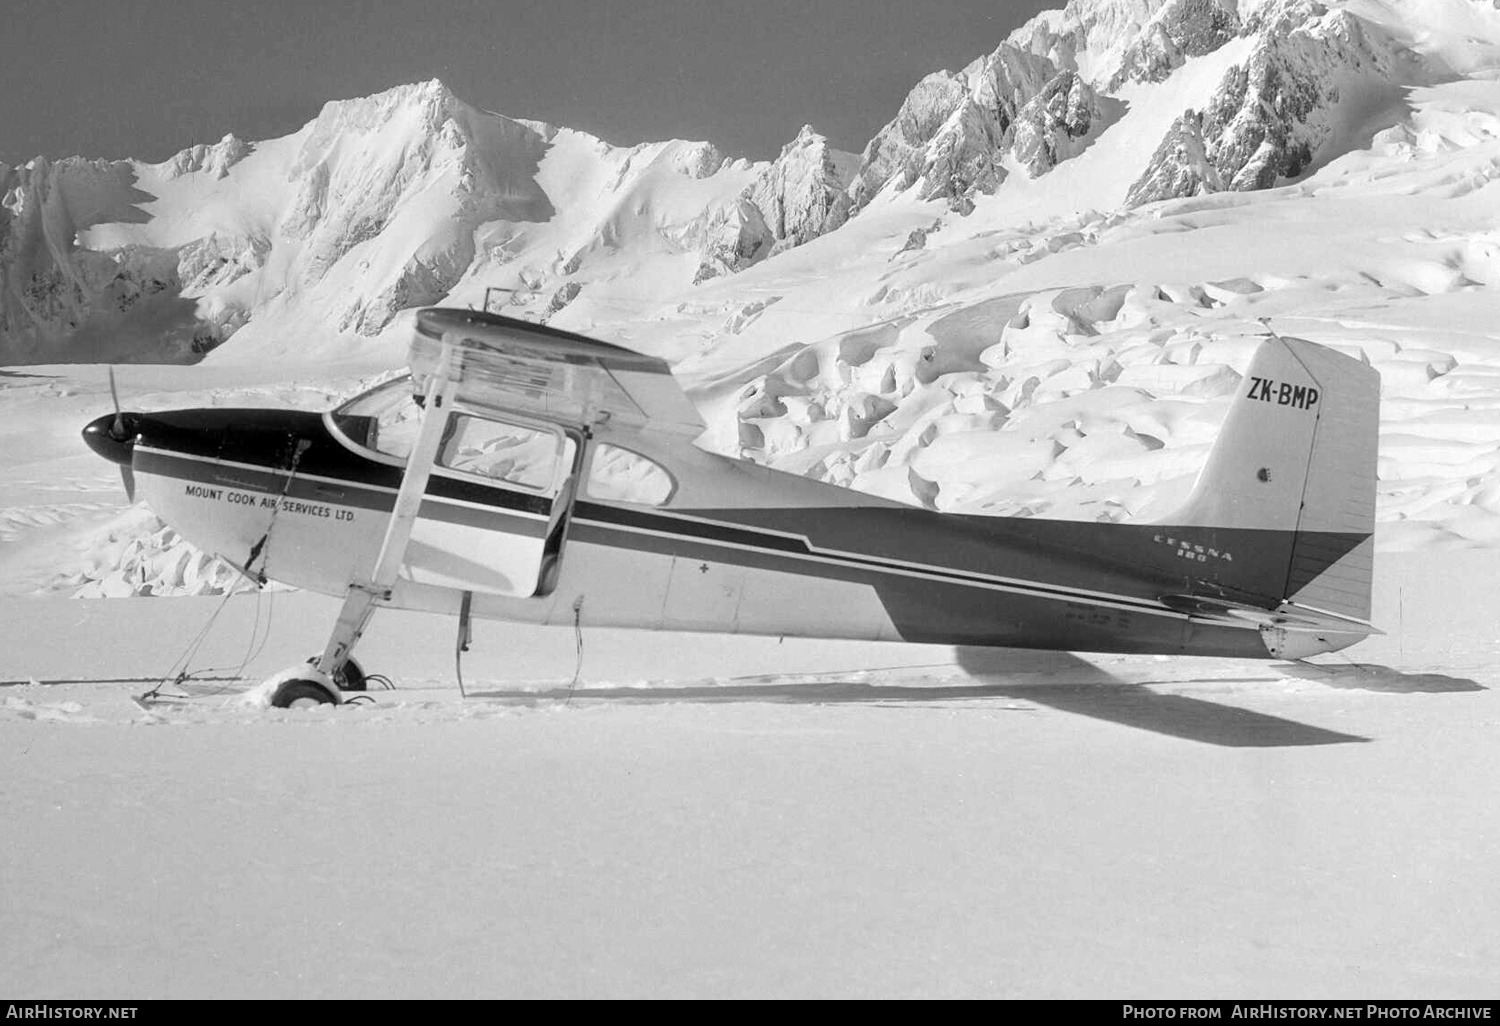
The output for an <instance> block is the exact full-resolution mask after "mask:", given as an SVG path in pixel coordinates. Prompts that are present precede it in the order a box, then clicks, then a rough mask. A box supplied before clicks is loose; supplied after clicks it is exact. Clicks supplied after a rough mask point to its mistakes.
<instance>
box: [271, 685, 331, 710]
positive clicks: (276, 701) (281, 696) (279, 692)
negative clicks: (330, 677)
mask: <svg viewBox="0 0 1500 1026" xmlns="http://www.w3.org/2000/svg"><path fill="white" fill-rule="evenodd" d="M333 704H334V699H333V696H332V695H330V694H329V693H328V689H327V688H325V687H323V685H321V684H319V683H317V682H316V681H311V680H289V681H287V682H286V683H285V684H283V685H281V686H280V687H279V688H277V689H276V693H275V694H273V695H272V696H271V705H272V706H273V707H274V708H277V709H311V708H313V707H315V706H319V705H333Z"/></svg>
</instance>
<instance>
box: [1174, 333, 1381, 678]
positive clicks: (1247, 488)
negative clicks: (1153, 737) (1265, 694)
mask: <svg viewBox="0 0 1500 1026" xmlns="http://www.w3.org/2000/svg"><path fill="white" fill-rule="evenodd" d="M1379 418H1380V375H1379V374H1378V373H1377V372H1376V371H1375V370H1374V369H1373V368H1372V367H1370V366H1369V365H1368V364H1366V363H1364V362H1363V361H1361V360H1358V359H1355V358H1353V357H1349V356H1345V355H1343V354H1341V353H1338V352H1335V351H1334V350H1332V349H1329V348H1327V347H1325V346H1320V345H1318V344H1316V343H1313V342H1308V341H1306V340H1305V339H1298V338H1278V337H1273V338H1269V339H1267V340H1266V341H1264V342H1262V343H1261V345H1260V347H1259V348H1258V349H1257V350H1256V351H1255V355H1254V356H1253V357H1252V359H1251V361H1250V366H1249V367H1248V368H1247V370H1246V372H1245V376H1244V378H1243V379H1242V380H1241V382H1240V384H1239V386H1238V392H1237V393H1236V397H1235V399H1234V402H1233V404H1232V405H1231V407H1230V411H1229V415H1228V417H1227V418H1226V419H1225V421H1224V426H1223V428H1222V429H1221V431H1220V434H1219V438H1218V440H1217V442H1215V444H1214V447H1213V450H1212V451H1211V452H1210V454H1209V458H1208V462H1207V463H1206V464H1205V465H1204V468H1203V470H1202V472H1201V473H1200V474H1199V476H1198V480H1197V482H1196V483H1195V485H1194V487H1193V491H1192V493H1191V494H1190V495H1189V497H1188V500H1187V502H1186V503H1185V504H1184V505H1183V507H1182V508H1181V509H1179V510H1178V511H1177V512H1176V513H1174V514H1172V515H1171V516H1169V517H1167V518H1165V520H1164V523H1169V524H1171V525H1173V526H1180V527H1183V528H1209V529H1229V530H1239V529H1248V530H1254V531H1270V532H1277V534H1278V535H1280V534H1281V533H1282V532H1287V533H1289V534H1290V536H1291V538H1290V542H1291V544H1290V547H1289V548H1287V547H1286V546H1285V545H1284V544H1283V545H1282V546H1278V547H1277V548H1278V550H1279V551H1280V552H1281V553H1282V554H1283V555H1282V556H1281V557H1278V558H1284V559H1285V568H1284V573H1282V570H1281V567H1279V566H1278V567H1276V568H1275V572H1274V573H1272V574H1271V575H1270V576H1269V577H1268V576H1267V575H1266V573H1265V571H1266V569H1267V568H1264V567H1262V568H1260V571H1261V572H1260V574H1259V575H1258V580H1257V586H1256V587H1255V589H1254V591H1255V592H1258V593H1261V597H1262V599H1263V600H1265V599H1269V600H1273V601H1274V600H1279V601H1280V609H1281V611H1282V612H1284V613H1285V614H1286V616H1287V620H1286V622H1287V623H1289V624H1293V626H1290V627H1288V628H1287V629H1289V630H1311V629H1313V628H1312V627H1310V626H1308V624H1313V625H1316V624H1318V622H1319V620H1320V619H1321V621H1322V626H1323V627H1325V628H1328V629H1330V630H1331V629H1333V628H1335V627H1337V626H1338V625H1340V624H1345V625H1347V627H1348V628H1349V629H1350V630H1352V631H1355V632H1356V633H1357V632H1358V631H1359V629H1360V627H1361V625H1363V626H1364V631H1363V632H1364V633H1369V632H1370V630H1371V628H1369V627H1368V620H1369V617H1370V592H1371V583H1372V579H1373V571H1374V542H1373V533H1374V530H1375V471H1376V450H1377V444H1378V437H1379ZM1283 537H1284V536H1283ZM1223 569H1224V570H1225V571H1228V572H1227V573H1226V572H1220V573H1219V574H1217V575H1216V581H1215V583H1216V584H1219V585H1228V586H1229V587H1230V588H1231V589H1232V588H1233V587H1234V584H1235V580H1234V573H1233V571H1229V570H1228V568H1223ZM1266 590H1270V591H1273V592H1274V593H1275V594H1271V595H1265V594H1264V592H1265V591H1266ZM1273 608H1275V607H1273ZM1299 616H1301V617H1302V618H1303V619H1304V622H1303V623H1302V624H1301V625H1296V622H1297V617H1299ZM1325 633H1326V631H1325ZM1351 640H1357V638H1351ZM1269 643H1270V641H1269V639H1268V644H1269ZM1348 643H1350V641H1344V642H1343V644H1348ZM1292 647H1295V646H1292ZM1330 647H1342V645H1322V646H1319V647H1318V649H1317V650H1319V651H1326V650H1327V649H1328V648H1330ZM1278 654H1279V653H1278Z"/></svg>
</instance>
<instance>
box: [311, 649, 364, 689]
mask: <svg viewBox="0 0 1500 1026" xmlns="http://www.w3.org/2000/svg"><path fill="white" fill-rule="evenodd" d="M319 658H320V657H319V656H308V657H307V661H308V663H309V664H310V665H317V662H318V659H319ZM333 682H334V684H336V685H338V689H339V690H340V691H363V690H365V670H364V667H362V666H360V665H359V663H356V662H355V661H354V660H353V659H345V660H344V665H343V666H340V667H339V668H338V669H337V670H335V671H334V674H333Z"/></svg>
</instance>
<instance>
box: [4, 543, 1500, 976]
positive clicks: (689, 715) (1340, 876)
mask: <svg viewBox="0 0 1500 1026" xmlns="http://www.w3.org/2000/svg"><path fill="white" fill-rule="evenodd" d="M1378 565H1379V568H1380V569H1379V575H1380V582H1379V586H1378V599H1377V609H1376V620H1377V622H1380V623H1381V624H1383V625H1384V626H1385V627H1386V628H1387V629H1388V630H1389V631H1390V632H1391V633H1390V634H1389V635H1388V636H1386V637H1383V638H1377V639H1374V640H1372V641H1370V642H1367V643H1366V644H1365V645H1363V646H1361V647H1360V648H1358V649H1355V650H1353V652H1352V653H1351V657H1352V659H1353V660H1355V662H1352V663H1351V662H1349V661H1347V660H1344V659H1339V658H1329V659H1327V660H1326V661H1324V662H1323V663H1321V664H1319V665H1316V666H1314V665H1310V664H1292V663H1263V662H1245V661H1233V660H1229V661H1216V660H1205V659H1198V660H1168V659H1154V658H1151V657H1086V656H1085V657H1079V656H1070V655H1066V654H1061V653H1015V652H981V651H977V650H958V651H955V650H952V649H943V648H934V647H922V646H896V645H858V644H854V643H846V644H830V643H817V642H805V641H804V642H797V641H793V640H788V641H787V642H786V643H784V644H778V643H777V642H776V641H775V639H722V638H714V637H695V636H658V635H638V634H631V633H628V632H610V631H598V632H588V633H586V635H585V638H584V658H583V667H582V674H581V679H580V680H579V682H578V683H577V684H576V685H570V683H569V681H570V679H571V676H572V672H573V666H574V651H573V638H572V635H571V632H569V631H565V630H563V631H558V630H535V629H530V630H522V629H518V628H513V627H508V626H504V625H491V624H482V625H479V629H478V632H477V638H476V645H475V649H474V651H473V652H472V653H471V655H470V656H469V657H468V659H469V662H468V665H467V666H466V673H465V679H466V681H467V683H468V690H469V694H470V697H469V698H468V699H467V700H464V699H460V698H459V697H458V694H457V692H456V689H455V688H454V687H453V685H452V683H451V667H450V663H449V659H450V648H449V645H450V644H451V630H452V624H451V623H449V622H447V621H445V620H443V619H441V618H430V617H422V616H416V615H401V614H390V613H382V614H380V616H379V617H377V620H376V622H375V627H374V629H373V630H372V632H371V635H370V637H369V638H368V639H367V642H366V648H365V650H364V655H365V658H366V666H367V667H368V668H370V669H372V670H377V671H379V672H388V673H391V674H393V675H394V676H395V677H396V678H397V679H398V681H399V683H400V685H401V687H400V690H398V691H396V692H383V691H377V692H374V693H373V694H374V695H375V696H376V698H377V703H376V704H375V705H373V706H359V705H355V706H348V707H343V708H337V709H335V708H332V707H325V708H319V709H314V710H310V711H292V710H288V711H277V710H256V709H248V708H245V707H244V706H243V705H242V704H240V703H239V702H238V701H237V699H236V697H235V695H236V694H237V693H238V692H239V691H241V690H242V689H243V688H245V687H246V686H247V685H248V681H245V682H239V683H226V682H222V681H214V680H209V681H205V682H202V683H198V684H189V685H186V688H187V690H186V691H184V690H183V688H182V687H175V688H174V687H171V686H168V687H166V688H164V689H163V693H164V694H165V695H182V694H191V695H192V696H194V697H190V698H186V699H177V700H163V701H161V702H158V703H155V704H150V705H149V707H148V709H145V710H143V709H141V708H139V707H137V706H136V705H134V704H133V703H131V702H130V701H129V700H128V697H127V696H128V695H129V694H132V693H137V694H138V693H140V692H142V691H144V690H146V688H147V687H148V686H150V685H149V683H148V682H144V681H140V680H136V681H125V682H120V683H31V684H27V683H18V684H14V685H10V684H9V681H10V679H11V675H12V674H16V673H19V674H21V675H22V676H20V677H17V678H15V679H20V680H24V679H25V677H27V676H30V677H34V678H36V679H37V681H39V682H40V681H54V680H57V679H59V678H64V677H85V678H87V677H92V676H95V675H99V674H103V675H120V676H140V677H151V676H152V675H153V674H157V673H160V672H161V671H162V669H164V665H163V664H165V663H167V662H169V661H170V659H171V658H172V656H173V655H174V654H175V650H176V649H177V648H178V646H179V645H180V644H181V643H182V642H183V641H184V640H185V639H186V638H188V637H189V636H191V635H192V634H193V633H195V632H196V631H197V629H198V628H199V627H200V626H201V625H202V623H203V621H204V620H205V619H206V618H207V617H208V616H210V615H212V612H213V610H214V608H215V607H216V606H217V604H218V600H215V599H206V598H204V599H180V600H172V601H161V600H158V601H154V602H153V601H134V602H73V601H69V600H65V599H24V600H23V599H7V600H3V601H0V622H4V623H5V624H6V625H7V627H8V628H13V629H15V630H16V632H17V635H16V637H17V639H18V640H21V641H22V644H21V647H20V648H19V649H17V648H16V647H14V645H12V647H11V648H10V649H9V651H8V654H7V657H6V659H5V666H6V669H5V677H6V678H7V685H8V686H3V687H0V742H3V743H0V774H3V779H4V780H5V781H6V782H7V793H8V795H9V799H8V801H7V827H8V829H7V831H6V840H5V842H4V843H3V844H0V869H3V872H0V880H3V881H4V882H3V884H0V888H3V889H4V897H5V900H4V901H3V903H0V925H3V926H4V929H3V931H0V938H3V940H0V983H3V984H4V985H5V989H6V992H7V993H10V994H15V995H18V996H20V997H25V998H31V997H36V998H40V997H49V996H50V997H63V996H65V997H70V998H87V997H105V996H110V997H113V998H132V997H257V996H260V997H264V996H279V997H318V996H356V997H434V996H443V997H520V996H548V997H586V996H587V997H598V996H718V997H724V996H865V997H885V996H908V997H909V996H999V997H1004V996H1026V997H1058V996H1072V997H1089V996H1100V997H1104V996H1107V997H1114V998H1129V997H1133V996H1134V997H1144V996H1153V995H1155V996H1159V995H1162V994H1174V995H1181V996H1184V997H1203V996H1223V995H1225V994H1229V993H1240V994H1243V993H1253V994H1256V995H1258V996H1262V997H1317V996H1322V997H1330V996H1334V995H1338V994H1351V993H1353V994H1359V995H1367V996H1370V997H1387V998H1389V997H1400V996H1409V995H1411V994H1414V993H1420V994H1423V995H1428V996H1432V997H1485V996H1488V995H1490V994H1493V992H1494V987H1495V984H1496V982H1497V976H1496V968H1495V967H1496V965H1497V964H1500V961H1497V959H1496V957H1495V956H1496V953H1497V950H1500V931H1497V928H1496V925H1495V923H1494V921H1493V918H1492V917H1487V916H1485V915H1483V914H1482V910H1483V909H1486V908H1491V907H1493V906H1494V902H1495V900H1496V899H1497V898H1500V893H1497V888H1500V885H1497V883H1496V882H1495V876H1494V874H1493V873H1491V872H1489V870H1488V868H1487V862H1488V859H1489V858H1490V856H1492V855H1493V852H1494V851H1495V850H1496V844H1497V843H1500V834H1497V828H1496V822H1495V819H1494V817H1493V816H1489V815H1487V814H1486V812H1485V810H1486V809H1488V808H1489V807H1490V804H1491V802H1490V800H1489V799H1490V783H1489V782H1490V780H1491V779H1492V778H1493V775H1494V773H1495V772H1496V771H1497V770H1500V765H1497V762H1496V755H1495V751H1496V749H1495V746H1494V744H1493V743H1492V742H1493V738H1492V732H1493V729H1494V727H1495V725H1496V723H1497V722H1500V706H1497V704H1496V699H1495V697H1494V696H1495V695H1496V694H1497V693H1500V692H1497V690H1496V685H1497V684H1500V678H1497V676H1496V672H1495V669H1494V668H1495V666H1496V665H1500V663H1497V661H1496V657H1497V655H1500V634H1497V632H1496V630H1495V623H1496V622H1497V619H1496V614H1497V613H1500V609H1497V602H1496V600H1495V597H1494V590H1493V588H1491V587H1489V585H1490V583H1491V582H1492V581H1493V580H1494V578H1495V574H1496V573H1497V572H1500V562H1497V555H1496V553H1494V552H1482V553H1474V552H1466V553H1461V554H1448V555H1443V554H1432V553H1427V554H1422V555H1420V556H1417V555H1411V556H1400V555H1398V556H1392V557H1387V558H1385V559H1383V560H1381V562H1380V563H1379V564H1378ZM1451 593H1461V594H1465V595H1470V596H1473V600H1472V601H1470V602H1468V603H1466V604H1465V605H1463V606H1459V607H1454V606H1452V605H1449V604H1447V603H1446V601H1445V598H1446V596H1447V595H1448V594H1451ZM271 603H275V604H276V606H277V608H276V609H275V612H274V626H273V627H272V630H271V640H270V642H269V644H267V645H266V647H265V648H264V649H263V650H262V653H261V655H260V656H259V657H258V658H257V659H256V660H255V661H252V662H251V663H250V664H249V665H248V666H247V667H246V668H245V672H246V673H247V675H252V676H253V675H254V674H255V673H259V672H261V670H262V669H263V668H266V667H275V666H277V665H278V663H279V664H280V665H285V664H286V663H287V662H288V660H290V661H292V662H295V661H297V660H298V657H300V656H301V654H302V653H304V652H307V651H311V650H312V649H313V648H315V647H316V646H317V644H318V643H319V642H320V638H321V632H322V630H323V629H325V628H326V625H327V624H328V623H329V622H330V621H331V618H332V611H333V608H334V603H333V602H332V600H327V599H321V598H318V597H316V596H308V595H300V594H299V595H287V594H282V595H277V596H274V597H272V596H263V597H261V598H260V599H259V604H260V605H261V606H262V609H261V612H262V614H264V612H265V609H264V606H265V605H267V604H271ZM256 605H257V599H256V598H255V597H254V596H248V595H247V596H239V597H236V598H234V599H232V600H231V604H230V606H229V607H228V608H227V610H226V611H225V613H224V614H222V615H221V617H220V618H219V621H218V623H217V625H216V630H215V632H214V634H213V636H212V638H211V639H210V642H209V644H208V645H207V646H206V647H205V649H204V650H203V653H202V655H203V662H204V663H205V664H206V665H222V664H223V663H224V662H228V663H229V664H230V665H231V666H233V665H234V664H235V663H237V662H239V660H240V659H242V658H243V655H244V651H245V648H244V646H245V643H246V642H247V641H248V639H249V634H250V627H251V625H252V623H253V621H254V619H255V607H256ZM70 629H71V630H73V631H80V630H81V631H86V632H88V633H89V635H90V636H92V637H93V638H95V639H96V643H95V645H93V646H89V647H87V648H86V649H84V650H82V651H79V650H73V651H64V650H60V649H59V647H58V646H56V645H55V644H52V643H50V642H49V641H47V640H46V639H54V638H58V637H65V636H68V631H69V630H70ZM34 639H41V641H40V643H38V642H37V641H36V640H34ZM115 646H117V647H115ZM210 676H214V675H212V674H211V675H210Z"/></svg>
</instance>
